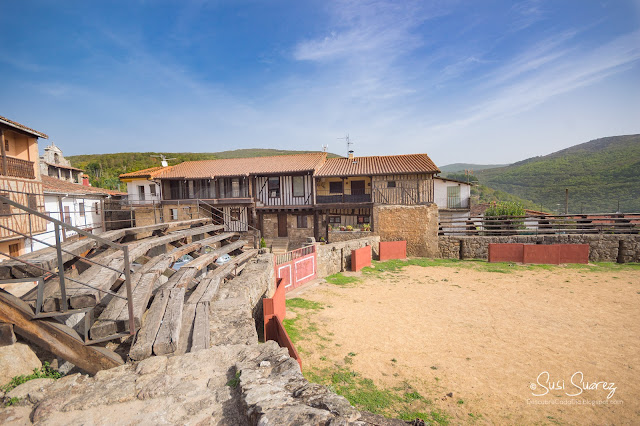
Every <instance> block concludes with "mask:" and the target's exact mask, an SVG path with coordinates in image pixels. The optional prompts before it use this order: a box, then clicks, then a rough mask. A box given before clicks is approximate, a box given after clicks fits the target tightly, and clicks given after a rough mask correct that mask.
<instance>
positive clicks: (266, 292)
mask: <svg viewBox="0 0 640 426" xmlns="http://www.w3.org/2000/svg"><path fill="white" fill-rule="evenodd" d="M275 284H276V281H275V268H274V264H273V255H272V254H263V255H259V256H258V257H256V258H255V259H254V260H252V261H250V262H249V264H248V265H247V266H245V268H244V270H243V271H242V274H240V275H238V276H237V277H235V278H234V279H232V280H229V281H227V282H225V283H222V284H220V288H219V289H218V292H217V293H216V298H215V300H214V301H213V302H212V303H211V312H210V318H211V345H212V346H216V345H231V344H242V345H250V344H254V343H255V342H257V341H258V333H257V330H258V329H260V330H261V329H262V298H263V297H271V296H273V294H274V293H275V291H276V287H275Z"/></svg>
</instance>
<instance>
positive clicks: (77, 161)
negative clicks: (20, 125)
mask: <svg viewBox="0 0 640 426" xmlns="http://www.w3.org/2000/svg"><path fill="white" fill-rule="evenodd" d="M310 152H316V151H284V150H280V149H260V148H256V149H237V150H233V151H221V152H201V153H196V152H163V153H162V154H164V155H165V157H167V158H175V160H171V161H169V164H170V165H173V164H178V163H182V162H183V161H197V160H215V159H219V158H242V157H267V156H270V155H287V154H306V153H310ZM152 155H156V156H158V155H160V153H158V152H121V153H117V154H87V155H72V156H69V157H67V159H68V160H70V161H71V165H72V166H73V167H78V168H80V169H83V170H84V171H85V173H86V174H87V175H88V176H89V181H90V182H91V185H93V186H96V187H99V188H107V189H119V190H121V191H126V185H123V184H122V183H121V182H120V180H119V179H118V176H119V175H121V174H122V173H129V172H135V171H137V170H142V169H148V168H150V167H157V166H160V158H158V157H152ZM327 157H329V158H332V157H339V155H336V154H332V153H328V154H327Z"/></svg>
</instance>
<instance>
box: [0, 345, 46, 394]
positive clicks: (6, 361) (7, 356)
mask: <svg viewBox="0 0 640 426" xmlns="http://www.w3.org/2000/svg"><path fill="white" fill-rule="evenodd" d="M40 367H42V363H41V362H40V360H39V359H38V357H37V356H36V354H35V353H33V351H32V350H31V348H30V347H29V346H27V345H25V344H24V343H16V344H13V345H9V346H2V347H0V386H4V385H6V384H7V383H9V382H10V381H11V379H12V378H13V377H15V376H20V375H23V374H24V375H28V374H31V373H33V369H34V368H40Z"/></svg>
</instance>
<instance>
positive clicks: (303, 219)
mask: <svg viewBox="0 0 640 426" xmlns="http://www.w3.org/2000/svg"><path fill="white" fill-rule="evenodd" d="M296 217H297V218H298V228H306V227H307V216H306V215H298V216H296Z"/></svg>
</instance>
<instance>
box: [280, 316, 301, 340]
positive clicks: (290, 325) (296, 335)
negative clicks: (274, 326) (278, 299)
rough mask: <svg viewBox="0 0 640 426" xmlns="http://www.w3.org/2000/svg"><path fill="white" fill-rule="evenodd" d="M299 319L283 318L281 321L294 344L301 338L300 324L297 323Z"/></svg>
mask: <svg viewBox="0 0 640 426" xmlns="http://www.w3.org/2000/svg"><path fill="white" fill-rule="evenodd" d="M299 319H300V317H296V318H285V319H284V321H282V325H283V326H284V329H285V331H286V332H287V334H288V335H289V338H290V339H291V343H293V344H294V345H295V344H296V343H297V342H299V341H300V339H301V338H302V330H301V329H300V324H299V323H298V320H299Z"/></svg>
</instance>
